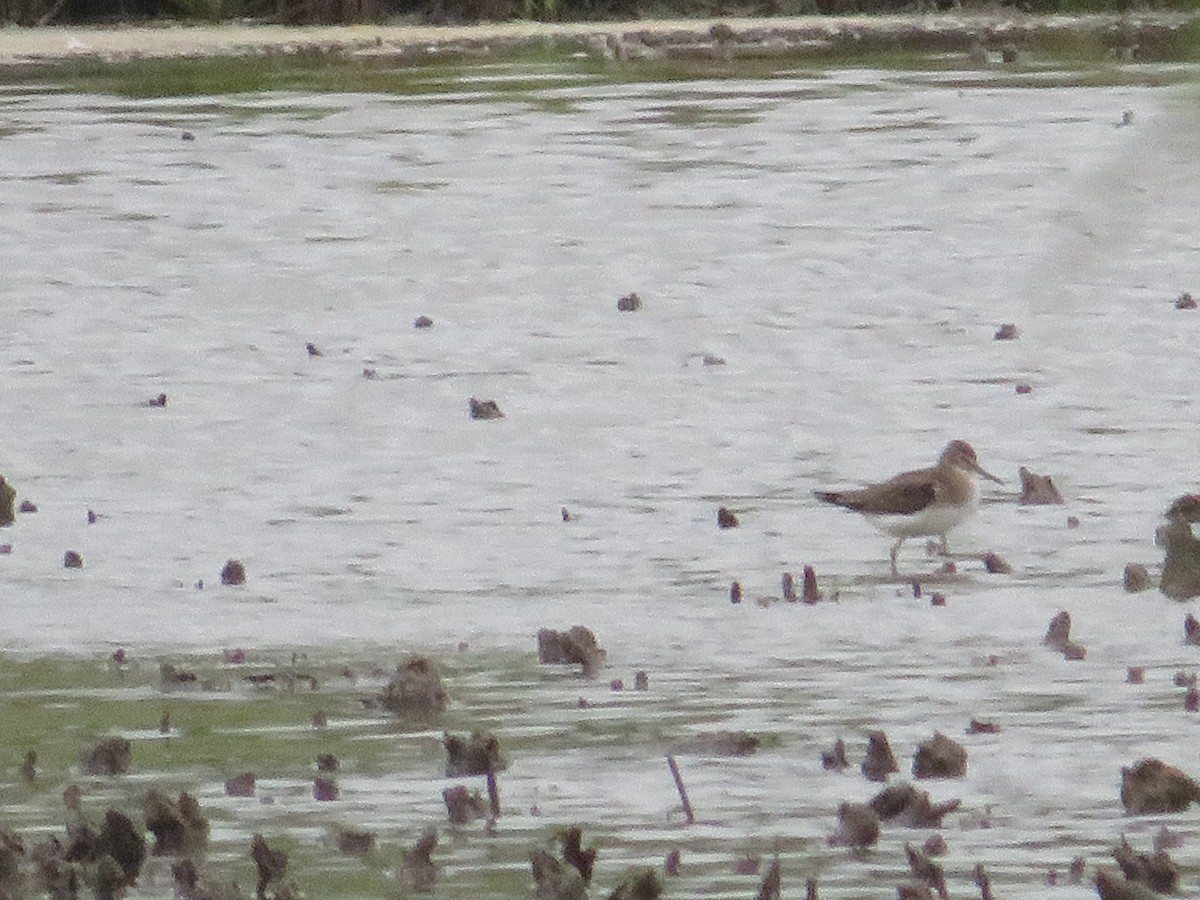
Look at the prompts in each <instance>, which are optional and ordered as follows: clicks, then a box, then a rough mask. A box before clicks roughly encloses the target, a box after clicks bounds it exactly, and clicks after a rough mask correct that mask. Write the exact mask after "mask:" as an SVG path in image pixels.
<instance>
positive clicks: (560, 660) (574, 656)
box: [537, 625, 607, 678]
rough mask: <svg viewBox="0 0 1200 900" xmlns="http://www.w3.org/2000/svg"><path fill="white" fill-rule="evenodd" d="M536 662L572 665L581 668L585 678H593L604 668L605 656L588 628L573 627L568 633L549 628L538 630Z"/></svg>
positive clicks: (581, 626)
mask: <svg viewBox="0 0 1200 900" xmlns="http://www.w3.org/2000/svg"><path fill="white" fill-rule="evenodd" d="M537 642H538V662H539V663H541V664H543V665H551V666H554V665H572V664H575V663H578V664H579V665H581V666H582V667H583V674H584V676H585V677H587V678H594V677H595V676H596V674H597V673H598V672H599V671H600V669H601V668H603V666H604V660H605V657H606V656H607V654H606V653H605V651H604V650H603V649H602V648H601V647H600V645H599V643H597V641H596V635H595V634H593V633H592V630H591V629H590V628H585V627H584V626H583V625H575V626H572V628H571V629H570V630H569V631H565V632H564V631H555V630H553V629H551V628H541V629H539V630H538V635H537Z"/></svg>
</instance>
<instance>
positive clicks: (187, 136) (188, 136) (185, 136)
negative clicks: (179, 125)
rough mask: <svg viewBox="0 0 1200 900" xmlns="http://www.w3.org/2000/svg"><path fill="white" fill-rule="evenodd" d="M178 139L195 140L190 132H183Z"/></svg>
mask: <svg viewBox="0 0 1200 900" xmlns="http://www.w3.org/2000/svg"><path fill="white" fill-rule="evenodd" d="M179 139H180V140H183V141H194V140H195V139H196V136H195V135H194V134H192V133H191V132H190V131H185V132H183V133H182V134H180V135H179Z"/></svg>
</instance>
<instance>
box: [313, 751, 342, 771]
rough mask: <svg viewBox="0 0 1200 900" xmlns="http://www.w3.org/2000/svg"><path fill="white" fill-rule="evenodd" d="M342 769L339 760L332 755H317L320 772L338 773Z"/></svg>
mask: <svg viewBox="0 0 1200 900" xmlns="http://www.w3.org/2000/svg"><path fill="white" fill-rule="evenodd" d="M340 768H341V763H340V762H339V761H338V758H337V757H336V756H335V755H334V754H332V753H320V754H318V755H317V771H318V772H336V771H337V770H338V769H340Z"/></svg>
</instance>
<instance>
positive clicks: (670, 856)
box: [663, 847, 681, 877]
mask: <svg viewBox="0 0 1200 900" xmlns="http://www.w3.org/2000/svg"><path fill="white" fill-rule="evenodd" d="M680 860H681V854H680V852H679V848H678V847H672V848H671V850H670V852H668V853H667V858H666V860H664V861H663V871H664V872H666V873H667V874H668V875H670V876H672V877H673V876H676V875H678V874H679V863H680Z"/></svg>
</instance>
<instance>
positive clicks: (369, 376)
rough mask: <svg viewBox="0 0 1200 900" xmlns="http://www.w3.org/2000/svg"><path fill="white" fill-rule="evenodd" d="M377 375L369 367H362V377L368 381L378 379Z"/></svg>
mask: <svg viewBox="0 0 1200 900" xmlns="http://www.w3.org/2000/svg"><path fill="white" fill-rule="evenodd" d="M378 375H379V373H378V372H376V371H375V370H374V369H373V368H371V367H370V366H363V370H362V376H363V378H366V379H368V380H370V379H372V378H376V377H378Z"/></svg>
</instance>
